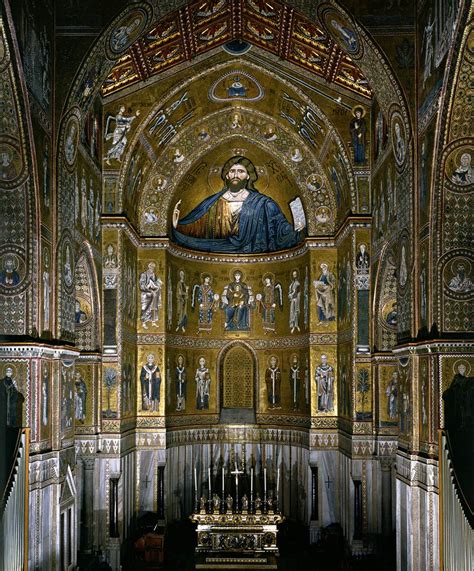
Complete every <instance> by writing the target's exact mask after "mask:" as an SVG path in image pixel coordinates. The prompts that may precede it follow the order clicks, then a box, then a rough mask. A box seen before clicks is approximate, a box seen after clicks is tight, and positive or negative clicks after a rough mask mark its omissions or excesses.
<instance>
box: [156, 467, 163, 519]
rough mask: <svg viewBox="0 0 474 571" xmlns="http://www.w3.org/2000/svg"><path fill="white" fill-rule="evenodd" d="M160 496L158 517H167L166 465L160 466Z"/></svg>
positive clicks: (158, 499)
mask: <svg viewBox="0 0 474 571" xmlns="http://www.w3.org/2000/svg"><path fill="white" fill-rule="evenodd" d="M157 487H158V498H157V511H158V518H159V519H164V517H165V467H164V466H158V486H157Z"/></svg>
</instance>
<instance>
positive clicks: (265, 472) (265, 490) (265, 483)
mask: <svg viewBox="0 0 474 571" xmlns="http://www.w3.org/2000/svg"><path fill="white" fill-rule="evenodd" d="M263 493H264V494H265V495H267V469H266V468H264V469H263Z"/></svg>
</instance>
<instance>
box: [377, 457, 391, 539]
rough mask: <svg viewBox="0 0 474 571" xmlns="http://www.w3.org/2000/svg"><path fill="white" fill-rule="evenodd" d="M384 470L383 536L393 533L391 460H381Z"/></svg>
mask: <svg viewBox="0 0 474 571" xmlns="http://www.w3.org/2000/svg"><path fill="white" fill-rule="evenodd" d="M380 466H381V468H382V534H383V535H384V536H385V537H386V536H388V535H390V534H391V533H392V466H393V460H392V459H391V458H382V459H381V460H380Z"/></svg>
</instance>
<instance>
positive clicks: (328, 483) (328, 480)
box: [324, 475, 332, 489]
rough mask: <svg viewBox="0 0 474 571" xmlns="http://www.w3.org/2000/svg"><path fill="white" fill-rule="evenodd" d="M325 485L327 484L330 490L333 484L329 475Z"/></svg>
mask: <svg viewBox="0 0 474 571" xmlns="http://www.w3.org/2000/svg"><path fill="white" fill-rule="evenodd" d="M324 483H325V484H327V486H328V489H329V486H330V485H331V484H332V480H330V479H329V475H328V479H327V480H326V481H325V482H324Z"/></svg>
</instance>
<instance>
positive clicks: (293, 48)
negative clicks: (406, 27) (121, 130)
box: [102, 0, 372, 98]
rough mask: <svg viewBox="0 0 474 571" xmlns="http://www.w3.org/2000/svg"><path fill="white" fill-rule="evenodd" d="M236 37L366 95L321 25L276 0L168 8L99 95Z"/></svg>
mask: <svg viewBox="0 0 474 571" xmlns="http://www.w3.org/2000/svg"><path fill="white" fill-rule="evenodd" d="M236 40H237V41H238V42H242V43H243V44H244V45H245V43H248V44H252V45H256V46H259V47H261V48H263V49H264V50H266V51H268V52H270V53H272V54H275V55H277V56H278V57H279V58H281V59H282V60H286V61H289V62H291V63H294V64H296V65H299V66H301V67H303V68H305V69H307V70H309V71H311V72H312V73H315V74H316V75H318V76H319V77H321V78H324V79H325V80H326V81H328V82H332V83H334V84H336V85H340V86H343V87H346V88H348V89H350V90H352V91H354V92H356V93H358V94H360V95H363V96H365V97H367V98H370V97H371V96H372V91H371V89H370V87H369V84H368V81H367V79H366V78H365V77H364V76H363V75H362V74H361V72H360V70H359V68H358V67H357V66H356V65H355V64H354V63H353V61H352V60H351V58H350V56H349V55H348V54H347V53H345V52H344V51H343V50H342V49H341V48H340V47H338V45H337V44H336V43H335V41H334V40H333V38H331V37H330V36H329V35H328V34H327V33H326V32H324V31H323V27H322V26H318V25H316V24H314V23H312V22H309V21H308V20H307V19H306V18H305V17H303V16H301V15H300V14H298V13H297V12H295V11H294V10H293V8H289V7H288V6H286V5H283V4H281V3H279V2H273V1H272V2H265V1H260V0H239V1H238V2H232V4H231V2H230V0H210V1H207V2H203V1H199V2H194V3H192V4H189V5H188V6H185V7H183V8H182V9H181V10H178V11H176V12H174V13H173V14H171V15H170V16H169V17H167V18H166V19H165V20H164V21H160V23H159V24H158V25H156V26H155V27H154V28H152V29H151V30H149V31H148V32H147V33H145V34H144V35H143V36H142V37H141V38H140V39H139V40H137V41H136V42H135V43H133V45H132V46H131V47H130V48H129V49H128V51H127V52H126V53H125V54H124V55H123V56H122V57H121V58H120V59H119V60H118V61H117V63H116V64H115V66H114V67H113V68H112V70H111V72H110V73H109V75H108V76H107V78H106V80H105V82H104V84H103V86H102V95H110V94H111V93H116V92H118V91H120V90H121V89H123V88H125V87H128V86H130V85H134V84H136V83H138V82H140V81H143V80H146V79H148V78H150V77H153V76H155V75H157V74H159V73H160V72H162V71H164V70H165V69H169V68H170V67H172V66H174V65H177V64H179V63H182V62H184V61H189V60H192V59H193V58H194V57H196V56H198V55H200V54H202V53H204V52H206V51H208V50H210V49H212V48H214V47H216V46H221V45H225V44H227V43H229V42H231V41H236ZM348 51H349V53H350V50H348Z"/></svg>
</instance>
